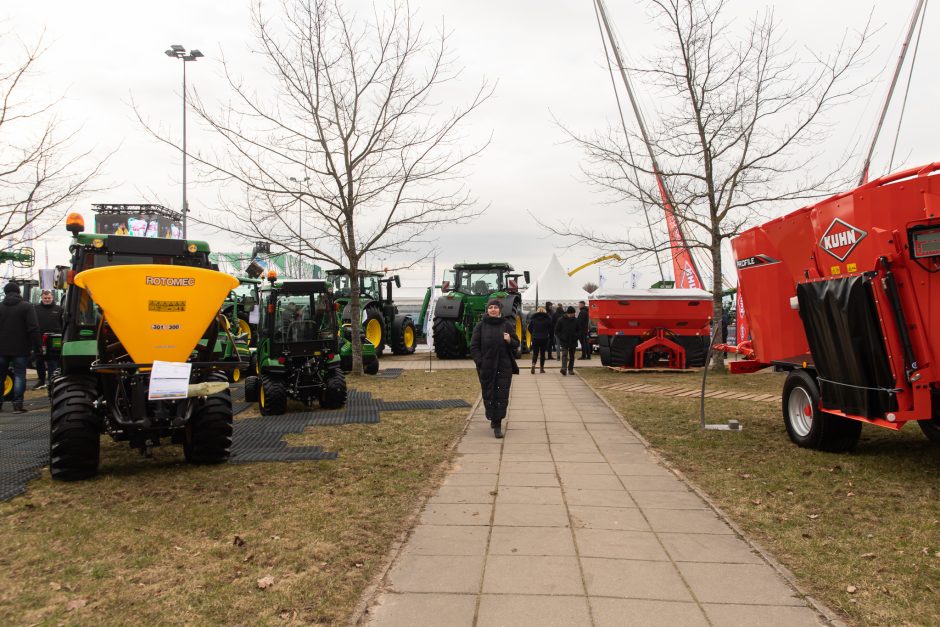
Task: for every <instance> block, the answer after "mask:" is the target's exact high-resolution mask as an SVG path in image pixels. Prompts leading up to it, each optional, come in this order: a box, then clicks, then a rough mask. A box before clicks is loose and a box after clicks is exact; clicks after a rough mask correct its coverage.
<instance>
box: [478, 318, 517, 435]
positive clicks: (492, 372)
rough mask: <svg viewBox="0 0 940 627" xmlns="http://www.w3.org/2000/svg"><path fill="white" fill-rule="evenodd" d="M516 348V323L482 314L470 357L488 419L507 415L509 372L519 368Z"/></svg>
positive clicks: (497, 418) (510, 375) (510, 373)
mask: <svg viewBox="0 0 940 627" xmlns="http://www.w3.org/2000/svg"><path fill="white" fill-rule="evenodd" d="M503 333H508V334H509V343H506V341H505V340H504V339H503ZM518 347H519V338H518V337H516V325H515V324H514V323H512V322H510V321H509V320H507V319H506V318H502V317H500V318H494V317H492V316H484V317H483V320H481V321H480V322H479V324H477V326H476V327H475V328H474V329H473V337H472V338H471V340H470V356H471V357H472V358H473V363H475V364H476V365H477V374H478V375H479V377H480V392H481V393H482V394H483V403H484V405H485V406H486V410H487V411H486V413H487V418H489V419H490V420H501V419H502V418H504V417H505V415H506V406H507V404H508V403H509V386H510V385H512V375H513V372H518V371H519V367H518V366H517V365H516V360H515V358H514V357H513V354H514V353H515V350H516V349H517V348H518Z"/></svg>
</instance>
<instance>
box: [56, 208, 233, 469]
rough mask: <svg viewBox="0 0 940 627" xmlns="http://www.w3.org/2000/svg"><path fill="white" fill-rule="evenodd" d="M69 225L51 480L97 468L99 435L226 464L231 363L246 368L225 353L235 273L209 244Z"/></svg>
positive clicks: (74, 221)
mask: <svg viewBox="0 0 940 627" xmlns="http://www.w3.org/2000/svg"><path fill="white" fill-rule="evenodd" d="M67 228H68V230H69V231H70V232H71V233H72V234H73V235H74V239H73V240H72V244H71V246H70V251H71V254H72V259H71V268H70V270H69V271H68V273H67V277H68V278H67V281H68V289H67V292H66V298H65V310H66V313H65V328H64V330H63V335H62V343H61V351H62V352H61V370H60V373H59V375H58V376H57V377H55V378H54V379H53V381H52V383H51V384H50V386H49V388H50V389H49V396H50V399H51V405H52V415H51V420H52V424H51V427H52V428H51V434H50V444H49V451H50V462H49V467H50V471H51V474H52V478H53V479H60V480H75V479H84V478H88V477H91V476H93V475H95V474H96V473H97V472H98V465H99V458H100V443H101V439H100V436H101V434H102V433H107V434H108V435H110V436H111V437H112V438H113V439H114V440H116V441H126V442H129V443H130V445H131V446H132V447H134V448H137V449H139V450H140V451H141V452H142V453H144V454H149V453H150V451H151V449H152V447H154V446H156V445H158V444H160V441H161V439H163V438H169V439H170V441H171V442H172V443H176V444H182V445H183V451H184V454H185V456H186V461H188V462H190V463H196V464H214V463H220V462H224V461H226V460H227V459H228V458H229V454H230V450H231V443H232V401H231V397H230V395H229V389H228V382H227V374H226V369H231V368H233V367H237V366H238V364H237V362H236V363H233V362H224V361H222V355H223V354H224V351H225V342H227V341H230V338H231V334H230V332H229V331H228V324H227V321H226V320H224V318H223V317H222V316H220V315H219V308H220V306H221V304H222V301H223V300H224V299H225V296H226V295H227V294H228V293H229V290H231V289H232V288H233V287H234V286H235V285H237V282H238V281H237V279H235V278H234V277H231V276H229V275H227V274H223V273H221V272H218V271H216V270H215V269H214V268H213V266H212V264H210V262H209V257H208V255H209V249H208V246H207V245H206V244H205V243H204V242H196V241H191V240H190V241H186V240H176V239H162V238H144V237H131V236H116V235H102V234H96V233H88V234H85V233H83V232H82V231H83V230H84V223H83V220H82V218H81V215H79V214H71V215H70V216H69V218H68V221H67ZM158 362H172V363H171V364H169V365H170V366H173V367H174V368H173V370H174V372H175V374H174V375H173V376H174V377H175V379H172V380H171V379H170V378H166V377H162V376H157V375H156V374H153V371H154V369H155V368H158V369H159V368H161V367H163V366H164V364H161V363H158ZM152 374H153V376H152ZM167 386H169V387H167Z"/></svg>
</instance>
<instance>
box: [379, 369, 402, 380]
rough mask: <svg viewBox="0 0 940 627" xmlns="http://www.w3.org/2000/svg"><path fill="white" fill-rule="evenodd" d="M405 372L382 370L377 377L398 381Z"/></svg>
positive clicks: (400, 370)
mask: <svg viewBox="0 0 940 627" xmlns="http://www.w3.org/2000/svg"><path fill="white" fill-rule="evenodd" d="M404 371H405V369H404V368H382V369H381V370H379V371H378V372H376V373H375V376H376V377H377V378H379V379H397V378H398V377H400V376H401V373H403V372H404Z"/></svg>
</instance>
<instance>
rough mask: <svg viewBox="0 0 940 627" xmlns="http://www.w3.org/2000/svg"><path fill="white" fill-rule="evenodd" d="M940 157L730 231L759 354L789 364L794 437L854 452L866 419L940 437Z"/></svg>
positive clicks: (786, 391) (787, 397) (788, 411)
mask: <svg viewBox="0 0 940 627" xmlns="http://www.w3.org/2000/svg"><path fill="white" fill-rule="evenodd" d="M938 170H940V162H938V163H933V164H930V165H928V166H924V167H921V168H915V169H911V170H906V171H903V172H898V173H895V174H891V175H888V176H885V177H882V178H880V179H877V180H874V181H871V182H870V183H867V184H865V185H862V186H861V187H858V188H856V189H854V190H852V191H850V192H847V193H845V194H841V195H838V196H834V197H832V198H829V199H827V200H824V201H822V202H820V203H818V204H816V205H812V206H810V207H804V208H803V209H799V210H797V211H794V212H793V213H791V214H789V215H786V216H783V217H781V218H778V219H776V220H773V221H771V222H768V223H766V224H764V225H762V226H758V227H756V228H753V229H750V230H748V231H745V232H744V233H742V234H741V235H739V236H738V237H736V238H735V239H734V240H733V241H732V247H733V249H734V254H735V259H736V264H737V269H738V285H739V287H740V289H741V294H742V295H743V296H744V297H745V299H746V303H747V310H746V313H745V315H746V317H747V321H748V323H749V325H750V328H751V334H752V338H753V350H754V357H755V358H756V359H757V360H758V361H759V362H762V363H765V364H768V365H773V366H775V367H776V368H777V369H778V370H783V371H788V372H789V374H788V375H787V380H786V383H785V385H784V388H783V416H784V422H785V423H786V428H787V433H788V434H789V436H790V439H791V440H792V441H793V442H795V443H796V444H798V445H799V446H804V447H808V448H814V449H821V450H827V451H844V450H849V449H851V448H852V447H854V446H855V444H856V443H857V442H858V438H859V434H860V431H861V427H862V424H863V423H869V424H874V425H878V426H881V427H887V428H889V429H895V430H897V429H900V428H901V427H903V426H904V424H905V423H907V422H909V421H911V420H914V421H917V423H918V425H920V427H921V429H923V431H924V434H925V435H927V437H928V438H930V439H931V440H933V441H940V363H935V362H934V359H935V358H937V357H940V173H936V174H935V172H937V171H938Z"/></svg>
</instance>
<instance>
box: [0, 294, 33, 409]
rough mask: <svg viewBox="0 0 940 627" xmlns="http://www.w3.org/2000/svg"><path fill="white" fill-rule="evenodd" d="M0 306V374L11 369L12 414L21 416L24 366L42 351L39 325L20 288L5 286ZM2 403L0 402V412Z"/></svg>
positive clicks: (24, 377) (24, 376)
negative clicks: (30, 356)
mask: <svg viewBox="0 0 940 627" xmlns="http://www.w3.org/2000/svg"><path fill="white" fill-rule="evenodd" d="M3 293H4V295H5V297H4V299H3V302H2V303H0V373H4V374H6V372H7V369H8V368H9V367H10V366H12V367H13V411H14V412H16V413H23V412H25V411H26V410H25V409H23V394H24V393H25V392H26V364H27V362H29V351H30V350H35V351H36V352H37V353H39V351H40V350H41V348H42V347H41V346H40V342H39V322H38V321H37V320H36V310H35V309H33V306H32V305H30V304H29V303H28V302H26V301H25V300H23V297H22V296H20V286H19V285H17V284H16V283H7V284H6V285H5V286H4V287H3ZM2 407H3V400H2V398H0V409H2Z"/></svg>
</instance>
